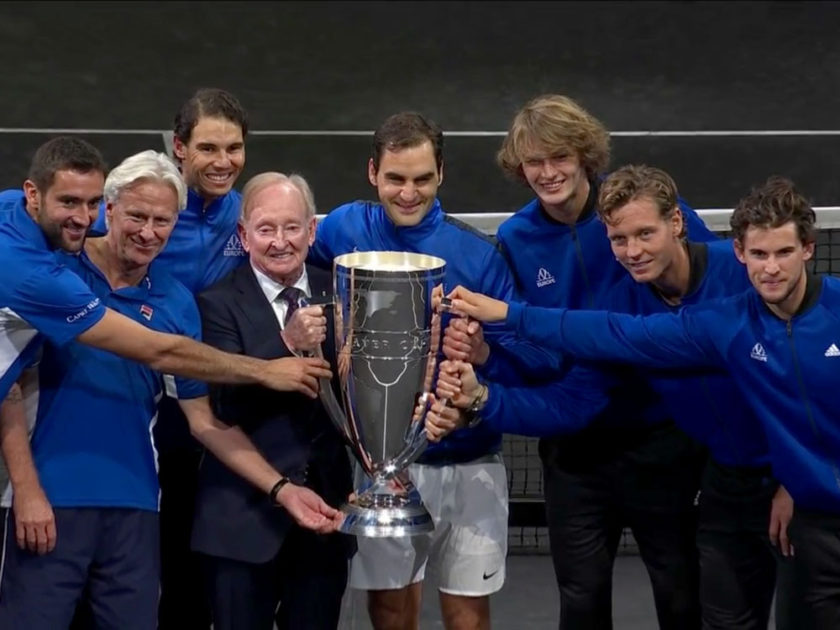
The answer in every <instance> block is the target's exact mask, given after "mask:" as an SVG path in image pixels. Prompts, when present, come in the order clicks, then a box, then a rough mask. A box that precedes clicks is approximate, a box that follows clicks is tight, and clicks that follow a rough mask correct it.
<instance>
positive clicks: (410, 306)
mask: <svg viewBox="0 0 840 630" xmlns="http://www.w3.org/2000/svg"><path fill="white" fill-rule="evenodd" d="M445 267H446V262H445V261H444V260H443V259H442V258H437V257H435V256H426V255H424V254H415V253H409V252H375V251H374V252H353V253H351V254H345V255H343V256H338V257H337V258H336V259H335V260H334V261H333V284H334V303H333V306H334V309H335V312H334V318H335V342H336V343H335V345H336V354H337V363H338V370H337V375H336V376H335V377H334V378H337V379H338V381H337V387H336V389H337V390H338V391H339V393H340V396H339V397H338V398H340V402H339V400H338V399H337V398H336V396H335V393H334V391H333V388H332V387H330V384H329V383H328V382H327V383H322V384H321V400H322V402H323V403H324V406H325V407H326V409H327V411H328V413H329V415H330V417H331V419H332V421H333V423H334V424H335V425H336V427H337V428H338V430H339V431H340V432H341V434H342V435H343V436H344V438H345V440H346V441H347V443H348V444H349V446H350V447H351V449H352V451H353V454H354V455H355V457H356V459H357V461H358V462H359V465H360V466H361V468H362V469H363V470H364V472H365V473H366V477H367V479H366V481H365V483H363V484H362V487H357V488H356V493H355V497H354V498H353V499H352V500H350V501H348V502H347V503H345V504H344V505H343V506H342V507H341V510H342V512H344V514H345V518H344V522H343V525H342V526H341V528H340V530H341V531H343V532H344V533H348V534H354V535H358V536H368V537H385V536H412V535H416V534H421V533H425V532H428V531H431V530H432V529H434V525H433V523H432V519H431V516H430V515H429V513H428V511H427V510H426V507H425V506H424V505H423V501H422V499H421V497H420V494H419V493H418V492H417V489H416V488H415V487H414V485H413V484H412V483H411V480H410V479H409V477H408V473H407V470H406V469H407V467H408V465H409V464H410V463H412V462H413V461H414V460H416V459H417V457H418V456H419V455H420V454H421V453H422V451H423V449H424V448H425V447H426V443H427V442H426V432H425V418H426V412H427V411H428V408H429V394H430V393H431V392H432V391H433V389H432V388H433V386H434V382H433V377H434V376H435V371H436V367H437V360H438V351H439V349H440V342H441V339H440V337H441V326H440V314H439V313H438V312H436V310H435V308H434V307H433V305H432V297H433V294H436V293H439V294H440V295H442V293H443V289H442V287H443V276H444V271H445Z"/></svg>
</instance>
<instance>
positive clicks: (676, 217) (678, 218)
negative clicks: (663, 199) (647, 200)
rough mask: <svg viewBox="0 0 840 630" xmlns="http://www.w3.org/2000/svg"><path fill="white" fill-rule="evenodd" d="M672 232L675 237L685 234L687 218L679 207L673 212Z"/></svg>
mask: <svg viewBox="0 0 840 630" xmlns="http://www.w3.org/2000/svg"><path fill="white" fill-rule="evenodd" d="M671 231H672V233H673V235H674V236H675V237H680V236H683V235H684V234H685V218H684V217H683V213H682V210H680V207H679V206H676V207H675V208H674V209H673V210H672V211H671Z"/></svg>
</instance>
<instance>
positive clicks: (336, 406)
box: [300, 294, 353, 446]
mask: <svg viewBox="0 0 840 630" xmlns="http://www.w3.org/2000/svg"><path fill="white" fill-rule="evenodd" d="M300 305H301V306H323V307H324V309H327V308H335V296H332V295H326V294H325V295H321V296H317V297H316V296H313V297H311V298H309V299H307V298H301V300H300ZM338 352H339V350H338V348H336V354H338ZM303 354H304V355H305V356H310V357H317V358H319V359H324V360H326V357H324V351H323V349H322V347H321V346H320V345H318V347H317V348H315V350H314V352H304V353H303ZM318 385H319V387H318V398H319V399H320V400H321V404H322V405H324V409H326V410H327V415H328V416H329V417H330V420H332V423H333V425H334V426H335V428H336V429H338V432H339V433H340V434H341V436H342V437H343V438H344V440H345V441H346V442H347V443H348V444H349V445H351V446H352V445H353V434H352V432H351V430H350V423H349V422H348V420H347V416H346V414H345V413H344V410H343V409H342V408H341V404H340V403H339V402H338V398H336V396H335V392H334V391H333V388H332V382H331V379H328V378H323V377H321V378H319V379H318Z"/></svg>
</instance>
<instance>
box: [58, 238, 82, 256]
mask: <svg viewBox="0 0 840 630" xmlns="http://www.w3.org/2000/svg"><path fill="white" fill-rule="evenodd" d="M84 246H85V242H84V240H81V241H62V242H61V245H60V248H61V249H63V250H64V251H65V252H69V253H71V254H77V253H79V252H80V251H82V249H83V248H84Z"/></svg>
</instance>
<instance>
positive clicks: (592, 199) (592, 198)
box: [535, 179, 599, 227]
mask: <svg viewBox="0 0 840 630" xmlns="http://www.w3.org/2000/svg"><path fill="white" fill-rule="evenodd" d="M598 185H599V183H598V180H597V179H590V180H589V194H588V195H587V196H586V202H585V203H584V204H583V210H582V211H581V213H580V216H578V218H577V220H576V221H575V225H580V224H581V223H586V222H587V221H589V220H590V219H592V218H593V217H594V216H595V206H596V205H597V203H598ZM535 203H536V205H537V207H538V208H539V211H540V216H542V217H543V219H545V220H546V221H548V222H549V223H551V224H552V225H558V226H566V227H568V224H567V223H562V222H561V221H558V220H557V219H555V218H554V217H552V216H551V215H550V214H548V212H546V210H545V208H544V207H543V205H542V203H540V200H539V199H536V200H535Z"/></svg>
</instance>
